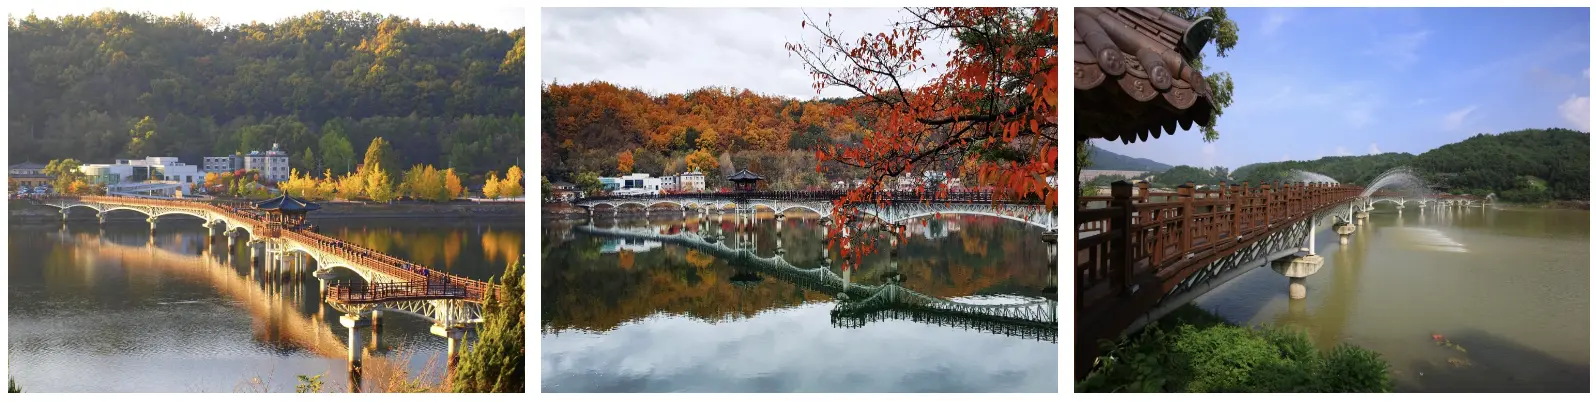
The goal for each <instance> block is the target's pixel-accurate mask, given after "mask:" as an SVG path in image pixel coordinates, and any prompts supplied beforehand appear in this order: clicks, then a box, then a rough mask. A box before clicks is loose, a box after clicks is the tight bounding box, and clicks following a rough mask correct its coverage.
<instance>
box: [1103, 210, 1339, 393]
mask: <svg viewBox="0 0 1596 402" xmlns="http://www.w3.org/2000/svg"><path fill="white" fill-rule="evenodd" d="M1362 191H1363V189H1362V188H1360V187H1356V186H1345V185H1323V184H1306V185H1305V184H1302V183H1296V184H1283V185H1282V184H1279V183H1275V184H1273V185H1271V184H1264V185H1261V186H1258V187H1251V186H1248V185H1235V184H1221V185H1219V186H1217V187H1216V188H1214V189H1210V190H1197V189H1196V188H1195V186H1192V185H1191V184H1190V183H1188V184H1186V185H1183V186H1180V188H1179V189H1178V191H1177V192H1176V193H1152V192H1150V191H1148V188H1147V186H1145V185H1143V186H1141V187H1140V188H1139V189H1137V190H1135V191H1134V193H1133V188H1132V186H1131V185H1130V184H1129V183H1126V182H1123V181H1122V182H1116V183H1114V184H1113V187H1112V195H1111V196H1109V197H1081V198H1079V199H1078V200H1079V202H1080V203H1081V204H1080V205H1081V206H1085V205H1088V203H1093V205H1097V204H1102V203H1104V202H1105V201H1106V204H1107V205H1108V206H1107V207H1101V208H1084V207H1078V208H1077V209H1076V212H1075V222H1076V225H1077V226H1076V241H1075V249H1076V258H1075V261H1076V268H1075V284H1076V289H1075V301H1076V303H1075V306H1076V322H1075V324H1076V356H1077V357H1078V358H1079V359H1078V361H1077V362H1076V364H1077V371H1078V372H1080V373H1085V372H1086V370H1089V369H1090V366H1091V359H1093V358H1094V357H1096V356H1098V350H1097V343H1098V340H1100V339H1115V338H1118V337H1119V336H1120V335H1121V334H1123V333H1125V332H1128V331H1131V330H1134V329H1135V328H1138V327H1140V326H1141V325H1144V324H1146V323H1147V322H1150V321H1152V320H1156V319H1157V318H1159V317H1161V316H1162V315H1164V314H1167V313H1168V312H1169V311H1172V310H1174V309H1175V308H1177V307H1179V306H1180V305H1182V304H1185V303H1186V302H1189V301H1190V300H1191V299H1192V298H1195V297H1196V296H1199V295H1201V294H1202V293H1204V292H1207V291H1208V290H1209V289H1211V288H1213V287H1214V286H1217V285H1219V284H1222V283H1224V282H1225V281H1228V280H1230V279H1231V278H1234V277H1235V276H1237V275H1239V274H1241V273H1244V272H1246V271H1247V270H1250V269H1252V268H1256V267H1258V266H1262V265H1264V264H1266V263H1267V262H1268V261H1270V260H1273V259H1276V258H1281V257H1285V256H1288V255H1291V254H1293V253H1296V252H1297V251H1299V250H1301V249H1302V248H1303V246H1304V242H1305V240H1308V238H1309V237H1310V235H1311V234H1312V233H1313V232H1314V231H1316V230H1319V229H1322V228H1324V227H1327V226H1330V225H1328V224H1327V223H1329V222H1331V220H1330V218H1331V217H1333V216H1335V217H1340V218H1341V219H1342V220H1345V221H1350V220H1352V219H1353V218H1354V217H1353V216H1352V215H1354V213H1356V212H1361V211H1363V210H1365V209H1366V208H1367V206H1368V204H1369V201H1368V199H1366V198H1362V196H1361V193H1362ZM1342 213H1345V214H1346V215H1347V216H1344V217H1343V216H1341V215H1340V214H1342ZM1080 359H1084V360H1080Z"/></svg>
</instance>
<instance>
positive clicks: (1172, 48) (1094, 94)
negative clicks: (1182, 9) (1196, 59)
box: [1075, 7, 1213, 143]
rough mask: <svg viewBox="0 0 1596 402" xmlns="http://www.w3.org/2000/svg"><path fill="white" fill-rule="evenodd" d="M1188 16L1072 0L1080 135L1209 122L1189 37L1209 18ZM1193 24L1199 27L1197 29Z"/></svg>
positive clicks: (1122, 136) (1203, 31)
mask: <svg viewBox="0 0 1596 402" xmlns="http://www.w3.org/2000/svg"><path fill="white" fill-rule="evenodd" d="M1199 21H1200V23H1194V22H1192V21H1186V20H1183V19H1181V18H1179V17H1176V16H1174V15H1172V14H1169V13H1166V12H1164V11H1163V10H1160V9H1158V8H1156V7H1076V8H1075V125H1076V134H1075V135H1076V139H1090V138H1103V139H1108V140H1120V141H1123V142H1127V143H1129V142H1135V141H1136V140H1137V139H1141V140H1146V139H1147V137H1148V136H1149V135H1151V136H1152V137H1153V138H1158V137H1159V136H1160V135H1162V134H1163V133H1166V132H1167V133H1169V134H1174V133H1175V131H1176V130H1175V126H1176V124H1177V123H1178V124H1179V125H1180V127H1181V129H1182V130H1188V129H1191V126H1192V123H1196V124H1198V125H1202V126H1207V125H1209V124H1210V123H1211V118H1212V116H1213V104H1212V100H1211V95H1210V94H1211V92H1210V89H1209V88H1208V85H1207V83H1206V82H1205V81H1204V80H1203V77H1202V74H1201V73H1200V72H1198V71H1197V70H1196V69H1195V68H1193V67H1192V66H1191V64H1189V63H1188V62H1187V61H1186V60H1187V58H1188V55H1191V54H1196V53H1197V52H1201V51H1202V49H1201V45H1200V44H1199V45H1196V46H1197V49H1189V48H1188V46H1186V45H1184V43H1187V40H1186V39H1187V36H1188V35H1194V36H1196V37H1197V38H1198V39H1199V40H1195V41H1192V42H1197V43H1201V42H1203V40H1202V39H1203V36H1204V35H1207V30H1209V29H1211V27H1212V24H1213V22H1212V20H1205V19H1203V20H1199ZM1193 27H1196V29H1193Z"/></svg>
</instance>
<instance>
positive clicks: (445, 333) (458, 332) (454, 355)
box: [432, 324, 465, 371]
mask: <svg viewBox="0 0 1596 402" xmlns="http://www.w3.org/2000/svg"><path fill="white" fill-rule="evenodd" d="M432 334H433V335H437V336H441V337H444V338H448V339H449V371H454V365H455V363H458V362H459V361H460V353H461V352H464V351H465V328H460V327H452V326H451V327H445V326H442V325H437V324H433V325H432Z"/></svg>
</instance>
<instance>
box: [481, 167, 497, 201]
mask: <svg viewBox="0 0 1596 402" xmlns="http://www.w3.org/2000/svg"><path fill="white" fill-rule="evenodd" d="M500 195H502V193H500V190H499V173H498V172H488V180H487V181H486V182H483V183H482V196H483V197H486V198H487V199H490V200H497V199H499V196H500Z"/></svg>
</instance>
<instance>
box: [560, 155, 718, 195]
mask: <svg viewBox="0 0 1596 402" xmlns="http://www.w3.org/2000/svg"><path fill="white" fill-rule="evenodd" d="M711 159H712V160H713V158H711ZM573 184H576V188H579V189H581V190H582V193H583V196H586V197H594V196H597V195H599V194H602V193H604V182H601V181H599V175H598V173H595V172H582V173H577V174H576V179H575V182H574V183H573Z"/></svg>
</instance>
